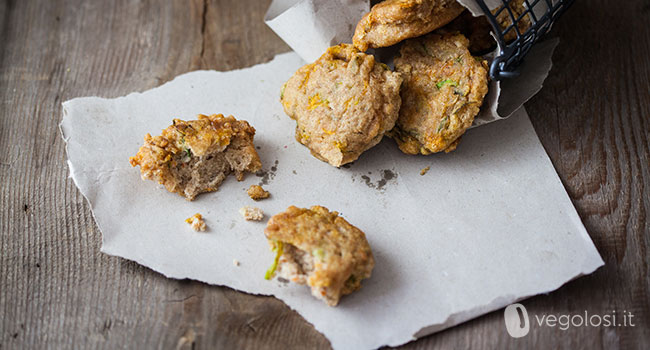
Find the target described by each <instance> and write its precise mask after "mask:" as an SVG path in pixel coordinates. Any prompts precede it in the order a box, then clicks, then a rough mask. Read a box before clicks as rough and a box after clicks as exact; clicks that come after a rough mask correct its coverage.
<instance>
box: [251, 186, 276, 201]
mask: <svg viewBox="0 0 650 350" xmlns="http://www.w3.org/2000/svg"><path fill="white" fill-rule="evenodd" d="M270 195H271V194H270V193H269V192H268V191H265V190H264V189H263V188H262V186H259V185H251V187H249V188H248V196H249V197H251V198H252V199H253V200H256V201H259V200H261V199H265V198H269V196H270Z"/></svg>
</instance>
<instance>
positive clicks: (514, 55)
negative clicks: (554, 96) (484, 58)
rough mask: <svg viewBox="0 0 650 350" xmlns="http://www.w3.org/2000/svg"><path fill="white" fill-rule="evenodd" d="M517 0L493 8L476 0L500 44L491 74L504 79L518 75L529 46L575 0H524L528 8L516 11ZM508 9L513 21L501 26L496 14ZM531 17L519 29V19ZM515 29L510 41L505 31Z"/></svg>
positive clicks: (493, 76)
mask: <svg viewBox="0 0 650 350" xmlns="http://www.w3.org/2000/svg"><path fill="white" fill-rule="evenodd" d="M514 1H516V0H501V2H502V3H503V6H501V7H498V8H497V9H496V10H492V11H490V8H489V7H488V6H487V4H486V3H485V1H484V0H476V3H477V5H479V6H480V7H481V9H482V10H483V12H484V13H485V16H486V17H487V19H488V22H490V25H491V26H492V30H493V32H494V34H495V36H496V39H497V43H498V45H499V54H498V56H497V57H495V58H494V60H492V63H491V64H490V77H491V78H492V79H496V80H501V79H503V78H511V77H515V76H517V75H519V72H518V71H517V66H518V65H519V64H520V63H521V61H522V60H523V59H524V57H525V56H526V54H527V53H528V51H529V50H530V48H531V47H532V46H533V45H534V44H535V43H536V42H537V41H539V40H540V38H541V37H542V36H543V35H544V34H546V32H547V31H549V30H550V28H551V26H552V25H553V23H554V22H555V21H556V20H557V19H558V17H560V15H562V13H563V12H564V11H566V9H567V8H569V6H571V4H573V2H574V0H524V7H525V11H523V13H521V14H519V15H517V14H516V13H515V11H513V9H512V7H511V4H512V3H514ZM503 11H507V13H508V16H509V18H510V21H509V23H510V25H509V26H507V27H505V28H502V27H501V25H499V22H498V19H497V17H498V16H499V15H500V14H501V13H503ZM524 20H526V21H530V26H529V27H528V29H527V30H526V31H525V32H523V33H522V32H520V22H521V21H524ZM511 31H514V33H515V35H516V38H515V39H514V40H513V41H511V42H508V41H507V40H506V38H505V37H506V35H508V34H509V32H511Z"/></svg>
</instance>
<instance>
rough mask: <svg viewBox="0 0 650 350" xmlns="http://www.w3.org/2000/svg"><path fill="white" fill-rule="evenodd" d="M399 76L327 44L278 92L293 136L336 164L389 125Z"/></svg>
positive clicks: (355, 53)
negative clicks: (313, 59)
mask: <svg viewBox="0 0 650 350" xmlns="http://www.w3.org/2000/svg"><path fill="white" fill-rule="evenodd" d="M401 83H402V78H401V77H400V75H399V74H398V73H395V72H392V71H390V70H389V69H388V67H387V66H386V65H384V64H382V63H378V62H375V59H374V57H373V56H372V55H366V54H364V53H362V52H359V51H358V50H357V49H355V48H354V47H353V46H352V45H348V44H341V45H338V46H333V47H330V48H329V49H328V50H327V52H325V53H324V54H323V56H321V57H320V58H319V59H318V60H317V61H316V62H314V63H312V64H308V65H305V66H303V67H302V68H300V69H298V71H297V72H296V73H295V74H294V75H293V76H292V77H291V78H290V79H289V81H287V82H286V83H285V85H284V86H283V88H282V93H281V95H280V101H281V102H282V105H283V106H284V110H285V112H286V113H287V115H289V117H291V118H292V119H294V120H295V121H296V140H298V141H299V142H300V143H302V144H303V145H305V146H307V147H308V148H309V149H310V150H311V153H312V154H313V155H314V156H315V157H316V158H318V159H320V160H323V161H326V162H328V163H330V164H331V165H333V166H336V167H339V166H341V165H343V164H346V163H349V162H352V161H354V160H356V159H357V158H359V156H360V155H361V153H363V152H364V151H366V150H367V149H369V148H371V147H372V146H374V145H376V144H377V143H379V141H380V140H381V138H382V137H383V136H384V133H385V132H386V131H388V130H390V129H392V128H393V126H394V125H395V120H396V119H397V114H398V111H399V107H400V101H401V100H400V96H399V88H400V85H401Z"/></svg>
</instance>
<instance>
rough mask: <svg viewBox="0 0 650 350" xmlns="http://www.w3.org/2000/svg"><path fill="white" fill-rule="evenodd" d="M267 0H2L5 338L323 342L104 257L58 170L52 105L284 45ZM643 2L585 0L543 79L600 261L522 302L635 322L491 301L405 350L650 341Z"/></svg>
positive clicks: (649, 51)
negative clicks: (618, 315)
mask: <svg viewBox="0 0 650 350" xmlns="http://www.w3.org/2000/svg"><path fill="white" fill-rule="evenodd" d="M268 2H269V1H264V2H259V1H255V0H245V1H244V0H240V1H226V0H224V1H216V0H210V1H209V0H175V1H170V2H158V1H152V0H149V1H137V0H121V1H111V2H109V1H80V0H52V1H37V0H21V1H16V0H14V1H4V2H0V21H1V22H0V113H1V114H0V149H2V150H4V152H0V230H1V232H0V234H1V236H0V348H40V347H45V346H51V347H64V348H73V347H74V348H79V347H83V348H90V347H92V348H95V347H97V348H116V347H127V346H128V347H130V348H149V347H165V348H171V347H181V348H192V347H195V346H198V347H203V348H207V347H224V348H272V349H275V348H295V347H303V348H327V347H328V345H329V344H328V342H327V340H326V339H325V338H324V337H323V336H322V335H320V334H318V332H316V331H315V330H314V329H313V327H311V325H309V324H308V323H307V322H305V321H304V320H303V319H302V318H301V317H300V316H298V315H297V314H296V313H295V312H293V311H291V310H289V309H288V308H287V307H286V306H284V304H283V303H282V302H280V301H278V300H276V299H274V298H269V297H258V296H251V295H246V294H243V293H238V292H235V291H233V290H231V289H229V288H223V287H214V286H207V285H204V284H201V283H197V282H192V281H175V280H169V279H166V278H164V277H162V276H161V275H159V274H157V273H155V272H152V271H151V270H149V269H146V268H143V267H141V266H139V265H137V264H135V263H132V262H129V261H125V260H122V259H118V258H113V257H109V256H107V255H104V254H101V253H100V252H99V248H100V245H101V234H100V232H99V231H98V229H97V227H96V225H95V224H94V221H93V219H92V214H91V212H90V209H89V207H88V204H87V203H86V201H85V200H84V198H83V197H82V196H81V195H80V194H79V192H78V191H77V189H76V187H75V186H74V184H73V183H72V181H71V180H70V179H68V178H67V173H68V170H67V166H66V163H65V154H64V143H63V142H62V140H61V138H60V136H59V132H58V123H59V121H60V118H61V109H60V103H61V102H62V101H64V100H66V99H69V98H73V97H77V96H85V95H100V96H105V97H114V96H119V95H123V94H125V93H128V92H131V91H142V90H146V89H149V88H151V87H154V86H157V85H159V84H161V83H164V82H166V81H168V80H170V79H172V78H173V77H175V76H176V75H178V74H181V73H184V72H188V71H191V70H195V69H220V70H227V69H233V68H241V67H245V66H249V65H252V64H255V63H260V62H263V61H266V60H269V59H271V58H272V57H273V55H274V54H276V53H279V52H284V51H286V50H288V48H287V47H286V45H284V44H283V43H282V42H281V41H280V40H279V39H278V38H277V37H276V36H275V35H274V34H273V33H272V32H271V31H270V30H269V29H268V28H266V27H265V25H264V24H263V23H262V17H263V15H264V12H265V10H266V8H267V6H268ZM648 13H650V6H648V4H647V1H641V0H636V1H628V2H625V3H615V2H608V1H604V0H598V1H596V0H594V1H590V2H586V1H579V2H577V3H576V5H575V6H574V8H572V9H571V10H570V11H569V12H568V13H567V14H566V17H564V18H563V20H562V21H561V22H560V23H559V25H557V26H556V28H555V29H554V35H557V36H559V37H561V38H562V43H561V44H560V47H559V48H558V50H557V53H556V55H555V66H554V70H553V71H552V73H551V76H550V77H549V79H548V80H547V82H546V86H545V88H544V89H543V90H542V91H541V92H540V94H539V95H538V96H536V97H535V98H534V99H533V100H532V101H531V102H530V103H528V105H527V107H528V110H529V113H530V115H531V117H532V120H533V124H534V125H535V129H536V130H537V132H538V134H539V136H540V139H541V140H542V143H543V144H544V147H545V148H546V150H547V152H548V153H549V155H550V157H551V159H552V160H553V163H554V165H555V167H556V169H557V171H558V173H559V174H560V177H561V178H562V181H563V183H564V185H565V186H566V188H567V190H568V192H569V194H570V196H571V198H572V200H573V202H574V204H575V205H576V207H577V209H578V212H579V214H580V216H581V218H582V219H583V221H584V222H585V225H586V226H587V230H588V231H589V233H590V234H591V236H592V237H593V239H594V241H595V243H596V245H597V247H598V249H599V251H600V252H601V254H602V255H603V258H604V259H605V261H606V263H607V265H606V266H605V267H604V268H602V269H600V270H599V271H597V272H596V273H595V274H593V275H591V276H588V277H584V278H581V279H579V280H576V281H574V282H571V283H569V284H567V285H566V286H564V287H562V288H561V289H560V290H558V291H556V292H553V293H551V294H549V295H545V296H538V297H535V298H532V299H530V300H527V301H525V302H524V305H526V307H527V308H528V311H529V313H530V314H531V315H542V314H552V313H554V314H581V313H584V311H585V310H587V311H589V312H590V313H600V314H604V313H607V312H610V311H611V310H617V311H619V312H622V311H623V310H628V311H632V312H633V314H634V315H635V320H636V321H637V322H638V323H637V326H636V327H616V328H603V327H601V328H589V327H586V328H585V327H581V328H571V329H569V330H567V331H560V330H558V329H557V328H548V327H547V328H539V327H537V328H533V329H532V331H531V334H529V336H527V337H525V338H522V339H517V340H515V339H512V338H510V337H509V336H508V335H507V334H506V333H505V330H504V326H503V319H502V314H501V312H495V313H491V314H489V315H486V316H484V317H481V318H479V319H476V320H473V321H470V322H468V323H466V324H463V325H461V326H459V327H455V328H453V329H450V330H447V331H444V332H441V333H439V334H436V335H433V336H429V337H426V338H424V339H421V340H419V341H416V342H413V343H410V344H407V345H406V346H405V347H406V348H429V347H443V348H451V347H453V348H460V347H462V348H467V347H472V348H487V347H489V348H521V347H533V346H535V347H544V348H556V347H565V348H566V347H585V348H586V347H589V348H594V349H598V348H612V347H614V348H650V327H649V325H650V307H649V304H650V293H649V289H650V271H649V269H648V261H650V254H649V253H648V249H647V247H648V243H649V240H650V227H649V224H648V218H647V216H648V213H649V212H650V169H649V161H648V159H649V154H650V150H649V149H650V147H649V146H648V137H649V135H650V121H649V119H648V115H650V94H649V93H648V92H649V86H650V61H649V60H648V59H647V57H650V27H648V26H647V19H648V18H647V17H648Z"/></svg>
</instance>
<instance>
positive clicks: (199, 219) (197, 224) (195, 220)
mask: <svg viewBox="0 0 650 350" xmlns="http://www.w3.org/2000/svg"><path fill="white" fill-rule="evenodd" d="M185 222H187V223H188V224H190V227H192V230H194V231H205V227H206V226H205V221H203V216H201V214H199V213H196V214H194V215H192V216H190V217H189V218H187V219H185Z"/></svg>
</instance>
